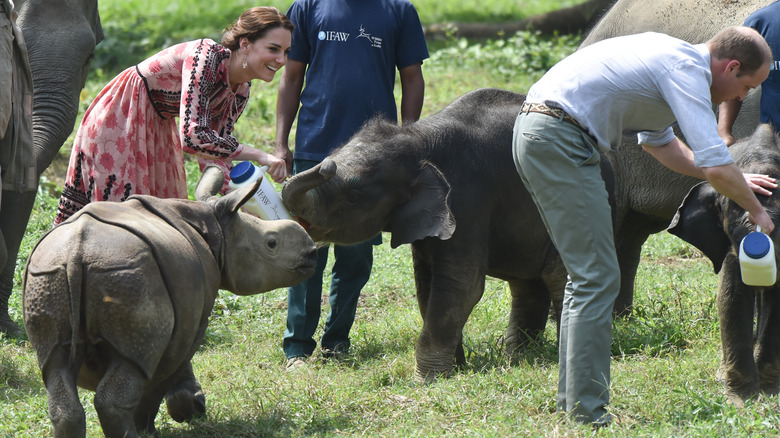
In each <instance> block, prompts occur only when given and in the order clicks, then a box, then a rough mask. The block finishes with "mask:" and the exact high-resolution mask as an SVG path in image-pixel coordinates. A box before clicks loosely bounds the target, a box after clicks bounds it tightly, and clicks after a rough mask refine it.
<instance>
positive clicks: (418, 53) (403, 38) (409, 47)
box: [395, 3, 429, 70]
mask: <svg viewBox="0 0 780 438" xmlns="http://www.w3.org/2000/svg"><path fill="white" fill-rule="evenodd" d="M399 34H400V40H399V44H398V45H397V46H396V58H395V59H396V65H397V67H398V69H399V70H400V69H403V68H405V67H409V66H410V65H412V64H417V63H418V62H423V60H425V59H427V58H428V56H429V55H428V45H427V43H426V42H425V34H424V32H423V28H422V24H421V23H420V16H419V15H418V14H417V10H416V9H415V8H414V6H413V5H412V4H411V3H409V4H408V5H407V7H406V8H405V9H404V11H403V21H402V23H401V31H400V32H399Z"/></svg>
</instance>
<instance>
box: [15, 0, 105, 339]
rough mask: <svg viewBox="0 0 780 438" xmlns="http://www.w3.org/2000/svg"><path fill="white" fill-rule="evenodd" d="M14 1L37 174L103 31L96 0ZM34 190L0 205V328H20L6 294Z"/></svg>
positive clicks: (73, 110) (67, 126)
mask: <svg viewBox="0 0 780 438" xmlns="http://www.w3.org/2000/svg"><path fill="white" fill-rule="evenodd" d="M14 3H15V5H16V10H17V11H18V12H19V18H18V21H17V23H18V24H19V27H20V28H21V30H22V33H23V35H24V39H25V42H26V43H27V50H28V56H29V60H30V68H31V70H32V76H33V141H34V143H35V159H36V163H37V164H36V166H37V171H38V176H39V177H40V174H41V173H43V171H44V170H45V169H46V168H47V167H49V165H50V164H51V162H52V160H53V159H54V157H55V156H56V154H57V153H58V152H59V149H60V147H61V146H62V144H63V143H64V142H65V140H66V139H67V138H68V136H69V135H70V133H71V131H73V126H74V124H75V122H76V117H77V115H78V105H79V94H80V92H81V89H82V88H83V87H84V82H85V81H86V78H87V73H88V71H89V66H90V63H91V61H92V58H93V57H94V50H95V46H96V45H97V44H98V43H99V42H100V41H101V40H102V39H103V31H102V28H101V26H100V16H99V14H98V5H97V0H74V1H68V2H64V1H56V2H54V1H43V0H16V1H15V2H14ZM37 181H38V178H36V184H37ZM36 191H37V187H30V188H29V190H25V191H12V190H5V191H3V196H2V205H1V206H0V245H4V246H5V251H2V249H0V254H2V253H3V252H5V253H6V255H7V257H6V259H2V258H1V257H0V332H5V333H9V334H18V333H19V332H20V329H19V326H18V325H17V324H16V323H15V322H13V320H12V319H11V318H10V317H9V315H8V299H9V297H10V295H11V292H12V290H13V280H14V270H15V268H16V258H17V256H18V253H19V246H20V245H21V242H22V238H23V237H24V233H25V230H26V228H27V221H28V220H29V218H30V212H31V211H32V207H33V204H34V203H35V194H36ZM3 240H5V242H4V243H3V242H2V241H3Z"/></svg>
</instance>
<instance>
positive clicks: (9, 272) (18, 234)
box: [0, 190, 35, 336]
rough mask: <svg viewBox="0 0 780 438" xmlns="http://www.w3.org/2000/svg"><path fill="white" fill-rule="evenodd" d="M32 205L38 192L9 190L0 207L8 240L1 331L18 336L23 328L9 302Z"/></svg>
mask: <svg viewBox="0 0 780 438" xmlns="http://www.w3.org/2000/svg"><path fill="white" fill-rule="evenodd" d="M33 204H35V192H22V193H20V192H16V191H10V190H6V191H4V192H3V199H2V206H0V211H2V212H3V213H2V214H0V233H2V236H3V238H4V239H5V250H6V261H5V264H4V266H3V268H2V271H1V272H0V332H3V333H6V334H8V335H12V336H18V335H19V334H20V333H21V332H22V329H21V328H20V327H19V325H18V324H16V322H14V321H13V320H12V319H11V317H10V315H9V314H8V300H9V299H10V297H11V293H12V292H13V287H14V271H15V270H16V258H17V256H18V254H19V246H20V245H21V243H22V238H23V237H24V232H25V230H26V229H27V221H28V220H29V218H30V212H32V208H33ZM11 212H13V214H11Z"/></svg>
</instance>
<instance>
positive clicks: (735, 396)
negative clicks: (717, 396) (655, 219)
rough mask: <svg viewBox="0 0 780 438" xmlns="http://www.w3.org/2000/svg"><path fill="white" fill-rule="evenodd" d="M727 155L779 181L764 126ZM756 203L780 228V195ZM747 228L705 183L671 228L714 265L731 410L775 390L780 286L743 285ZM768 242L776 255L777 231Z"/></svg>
mask: <svg viewBox="0 0 780 438" xmlns="http://www.w3.org/2000/svg"><path fill="white" fill-rule="evenodd" d="M729 149H730V151H731V154H732V156H733V157H734V161H735V162H736V163H737V164H738V165H739V167H740V168H741V169H742V171H743V172H748V173H759V174H768V175H770V176H773V177H780V137H778V136H777V135H776V134H775V132H774V129H773V128H772V127H771V126H770V125H761V126H759V127H758V129H757V130H756V132H755V133H754V134H753V135H752V136H751V137H750V138H747V139H745V140H742V141H739V142H737V143H735V144H734V146H732V147H731V148H729ZM758 199H759V201H761V203H762V204H763V205H764V207H765V208H766V209H767V212H768V213H769V215H770V216H771V217H772V220H773V221H774V223H775V224H776V226H777V225H780V189H775V190H773V192H772V196H768V197H767V196H761V195H759V196H758ZM753 228H754V227H753V226H752V225H751V224H750V222H749V221H748V216H747V213H746V212H745V210H744V209H742V208H741V207H739V206H738V205H737V204H736V203H734V202H733V201H730V200H729V199H728V198H726V197H725V196H722V195H720V194H718V193H717V192H716V191H715V189H713V188H712V186H711V185H710V184H707V183H702V184H700V185H697V186H695V187H694V188H693V189H691V191H690V193H688V196H687V197H686V198H685V201H683V204H682V205H681V206H680V208H679V210H678V211H677V215H676V216H675V218H674V219H673V221H672V225H671V227H670V228H669V232H670V233H672V234H674V235H676V236H679V237H680V238H682V239H683V240H685V241H687V242H688V243H691V244H692V245H694V246H696V247H697V248H699V249H700V250H701V251H702V252H703V253H704V255H706V256H707V257H709V259H710V260H712V264H713V266H714V268H715V272H718V271H720V282H719V289H718V317H719V319H720V333H721V344H722V348H723V357H722V360H721V364H720V369H719V370H718V377H719V378H721V379H723V381H724V383H725V385H726V393H727V395H728V397H729V400H730V401H731V402H732V403H734V404H735V405H737V406H742V405H743V404H744V403H743V402H744V401H745V400H747V399H749V398H751V397H754V396H756V395H758V394H760V393H764V394H769V395H773V394H777V393H778V392H780V295H778V294H780V282H776V283H775V284H774V285H773V286H769V287H753V286H747V285H745V284H744V283H743V282H742V276H741V272H740V266H739V256H738V254H739V245H740V242H741V241H742V239H743V238H744V237H745V236H746V235H747V234H748V233H749V232H750V231H751V230H752V229H753ZM770 237H771V238H772V240H773V241H774V247H775V257H777V256H778V254H777V251H778V250H779V249H780V229H778V228H775V231H773V232H772V234H771V235H770ZM778 259H780V258H778ZM754 321H755V323H754Z"/></svg>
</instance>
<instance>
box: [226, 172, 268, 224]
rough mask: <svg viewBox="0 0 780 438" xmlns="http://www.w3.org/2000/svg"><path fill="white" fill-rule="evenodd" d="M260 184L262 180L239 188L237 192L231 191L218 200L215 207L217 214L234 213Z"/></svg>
mask: <svg viewBox="0 0 780 438" xmlns="http://www.w3.org/2000/svg"><path fill="white" fill-rule="evenodd" d="M261 182H262V179H258V180H257V181H255V182H254V183H253V184H251V185H247V186H244V187H241V188H239V189H238V190H233V191H232V192H230V193H228V194H227V195H225V196H223V197H221V198H219V200H218V201H217V204H216V206H215V209H216V210H217V214H218V215H220V216H224V215H230V214H234V213H236V212H237V211H238V209H239V208H241V206H242V205H244V203H246V201H248V200H249V199H250V198H251V197H252V195H254V194H255V192H256V191H257V189H258V188H259V187H260V183H261Z"/></svg>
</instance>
